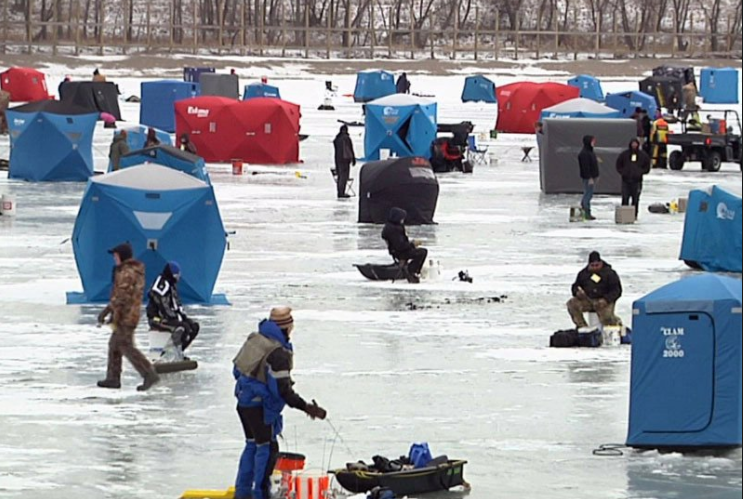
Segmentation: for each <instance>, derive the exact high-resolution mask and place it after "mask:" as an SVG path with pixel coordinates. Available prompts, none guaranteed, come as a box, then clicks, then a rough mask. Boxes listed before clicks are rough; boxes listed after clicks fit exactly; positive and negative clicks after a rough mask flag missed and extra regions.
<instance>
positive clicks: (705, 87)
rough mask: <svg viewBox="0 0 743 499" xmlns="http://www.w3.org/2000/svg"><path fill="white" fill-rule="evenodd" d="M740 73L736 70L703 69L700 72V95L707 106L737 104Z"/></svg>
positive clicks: (738, 100)
mask: <svg viewBox="0 0 743 499" xmlns="http://www.w3.org/2000/svg"><path fill="white" fill-rule="evenodd" d="M739 79H740V71H739V70H738V69H737V68H705V69H703V70H702V77H701V83H702V85H701V87H702V88H701V89H700V91H699V93H700V94H701V96H702V98H703V99H704V102H705V103H707V104H738V103H739V102H740V87H739V86H738V80H739Z"/></svg>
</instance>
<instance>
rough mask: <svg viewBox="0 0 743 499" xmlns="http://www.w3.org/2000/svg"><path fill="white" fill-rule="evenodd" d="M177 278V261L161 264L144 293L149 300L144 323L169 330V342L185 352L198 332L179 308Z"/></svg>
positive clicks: (195, 324)
mask: <svg viewBox="0 0 743 499" xmlns="http://www.w3.org/2000/svg"><path fill="white" fill-rule="evenodd" d="M180 278H181V267H180V265H178V263H177V262H169V263H168V264H167V265H165V268H164V269H163V271H162V273H161V274H160V275H159V276H157V279H155V282H154V283H153V284H152V288H151V289H150V292H149V293H148V295H147V296H148V298H149V300H150V301H149V303H148V304H147V322H148V323H149V325H150V328H152V329H155V330H158V331H169V332H170V333H171V335H172V338H173V345H175V347H176V348H179V349H180V351H181V352H185V351H186V348H188V347H189V345H190V344H191V343H193V340H194V339H196V336H198V334H199V323H198V322H196V321H194V320H191V319H189V318H188V317H187V316H186V312H184V311H183V304H182V303H181V297H180V295H179V294H178V281H179V280H180Z"/></svg>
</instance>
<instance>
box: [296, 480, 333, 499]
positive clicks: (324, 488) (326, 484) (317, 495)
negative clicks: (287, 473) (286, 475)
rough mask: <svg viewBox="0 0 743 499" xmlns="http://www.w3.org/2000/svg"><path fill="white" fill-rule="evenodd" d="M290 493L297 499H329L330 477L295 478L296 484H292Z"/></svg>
mask: <svg viewBox="0 0 743 499" xmlns="http://www.w3.org/2000/svg"><path fill="white" fill-rule="evenodd" d="M290 485H291V486H290V487H289V492H291V493H292V496H291V497H293V498H295V499H328V495H329V493H330V477H329V476H321V477H304V476H295V477H294V483H291V482H290Z"/></svg>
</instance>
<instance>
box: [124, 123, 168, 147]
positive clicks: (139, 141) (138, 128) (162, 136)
mask: <svg viewBox="0 0 743 499" xmlns="http://www.w3.org/2000/svg"><path fill="white" fill-rule="evenodd" d="M147 128H148V127H146V126H142V125H135V126H133V127H131V128H125V130H126V144H127V145H128V146H129V151H136V150H138V149H143V148H144V145H145V142H147ZM114 133H119V132H114ZM155 135H156V136H157V140H159V141H160V144H163V145H166V146H172V145H173V139H172V137H171V136H170V134H169V133H167V132H164V131H162V130H158V129H157V128H155Z"/></svg>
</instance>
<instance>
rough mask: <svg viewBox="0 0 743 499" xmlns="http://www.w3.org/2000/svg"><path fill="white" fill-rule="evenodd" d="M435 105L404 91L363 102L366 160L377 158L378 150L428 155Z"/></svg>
mask: <svg viewBox="0 0 743 499" xmlns="http://www.w3.org/2000/svg"><path fill="white" fill-rule="evenodd" d="M437 113H438V106H437V104H436V103H435V102H433V101H429V100H426V99H421V98H418V97H413V96H410V95H405V94H395V95H390V96H388V97H383V98H381V99H377V100H375V101H372V102H370V103H368V104H367V105H366V132H365V137H364V152H365V153H366V160H367V161H378V160H379V158H380V151H381V150H382V149H389V151H390V155H391V156H398V157H400V158H406V157H410V156H421V157H424V158H430V157H431V144H432V143H433V141H434V140H436V132H437V129H438V118H437Z"/></svg>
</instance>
